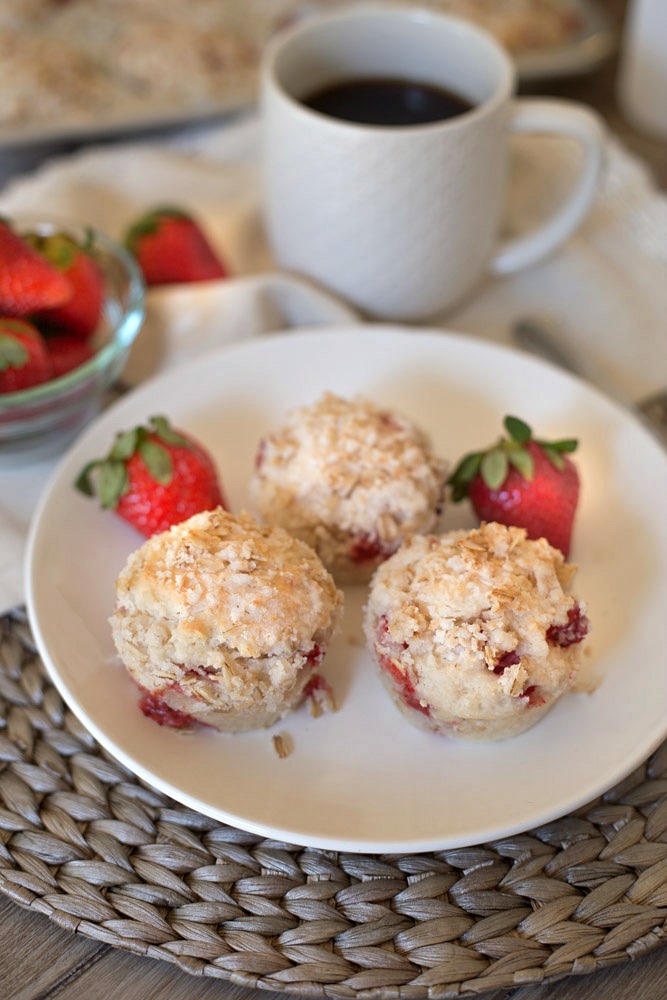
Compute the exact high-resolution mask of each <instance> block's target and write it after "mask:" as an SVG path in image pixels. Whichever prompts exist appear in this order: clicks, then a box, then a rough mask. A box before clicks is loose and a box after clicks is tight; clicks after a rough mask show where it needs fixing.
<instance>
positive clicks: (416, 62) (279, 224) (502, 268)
mask: <svg viewBox="0 0 667 1000" xmlns="http://www.w3.org/2000/svg"><path fill="white" fill-rule="evenodd" d="M388 77H390V78H399V79H407V80H416V81H419V82H421V83H427V84H430V85H434V86H436V87H440V88H445V89H447V90H449V91H454V92H455V93H457V94H459V95H461V96H462V97H463V98H465V99H467V101H469V102H470V103H471V105H472V108H471V109H470V110H467V111H465V112H464V113H462V114H459V115H457V116H456V117H451V118H447V119H443V120H440V121H435V122H432V123H429V124H421V125H413V124H410V125H389V126H383V125H368V124H359V123H357V122H350V121H346V120H342V119H340V118H336V117H332V116H331V115H329V114H323V113H321V112H318V111H315V110H312V109H311V108H309V107H308V106H306V104H305V103H304V101H305V100H307V99H309V98H310V97H311V96H312V94H313V93H314V92H316V91H318V90H320V89H322V88H324V87H326V86H328V85H331V84H333V83H336V82H340V81H343V80H352V79H360V78H388ZM515 82H516V76H515V70H514V65H513V63H512V61H511V59H510V58H509V56H508V55H507V54H506V53H505V51H504V50H503V49H502V48H501V46H499V45H498V44H497V43H496V41H495V40H494V39H493V38H492V37H491V36H490V35H489V34H487V33H486V32H484V31H481V30H480V29H478V28H477V27H474V26H473V25H471V24H469V23H468V22H466V21H463V20H461V19H458V18H454V17H450V16H447V15H445V14H440V13H437V12H435V11H432V10H424V9H420V8H418V7H400V6H384V7H382V6H377V5H362V6H355V7H352V8H344V9H342V10H341V9H339V10H336V11H335V12H334V13H329V14H324V15H319V16H314V17H312V18H310V19H307V20H304V21H303V22H302V23H300V24H297V25H295V26H293V27H292V28H289V29H287V30H286V31H284V32H283V33H281V34H280V35H278V36H276V37H275V38H274V40H273V42H272V43H271V44H270V45H269V46H268V47H267V50H266V53H265V57H264V60H263V66H262V77H261V109H262V139H263V150H262V162H263V172H264V210H265V222H266V229H267V235H268V238H269V242H270V244H271V247H272V249H273V252H274V255H275V257H276V260H277V262H278V263H279V264H280V265H282V266H283V267H285V268H287V269H290V270H294V271H297V272H300V273H302V274H304V275H307V276H308V277H309V278H311V279H314V280H315V281H317V282H320V283H321V284H323V285H325V286H326V287H328V288H329V289H330V290H332V291H333V292H335V293H337V294H338V295H340V296H342V297H343V298H345V299H346V300H347V301H348V302H350V303H351V304H353V305H354V306H355V307H356V308H358V309H359V310H361V311H362V312H364V313H366V314H367V315H368V316H370V317H373V318H382V319H395V320H420V319H426V318H429V317H433V316H435V315H436V314H439V313H443V312H445V311H447V310H451V309H452V308H453V307H454V306H456V305H457V303H459V302H460V301H461V300H462V299H464V298H465V297H466V296H468V295H469V294H470V293H471V291H472V290H473V289H474V288H475V287H476V286H477V285H478V284H479V282H480V281H481V279H482V278H483V277H484V276H485V275H486V274H488V273H495V274H507V273H510V272H513V271H517V270H519V269H521V268H525V267H527V266H529V265H531V264H533V263H535V262H536V261H538V260H541V259H542V258H543V257H545V256H546V255H547V254H549V253H550V252H552V251H553V250H554V249H555V248H556V247H558V246H560V245H561V244H562V243H563V242H564V241H565V240H566V239H567V238H568V237H569V236H570V235H571V233H572V232H573V231H574V230H575V229H576V227H577V226H578V225H579V224H580V223H581V221H582V220H583V218H584V216H585V215H586V213H587V210H588V209H589V207H590V205H591V202H592V199H593V197H594V194H595V191H596V186H597V181H598V177H599V172H600V163H601V157H602V141H603V129H602V126H601V123H600V120H599V119H598V117H597V116H596V115H595V114H594V113H593V112H592V111H589V110H587V109H585V108H584V107H582V106H580V105H577V104H573V103H571V102H564V101H556V100H542V99H519V100H516V99H514V98H513V94H514V88H515ZM511 132H533V133H539V132H543V133H550V134H553V133H557V134H560V135H566V136H570V137H572V138H574V139H575V140H577V142H578V143H580V145H581V149H582V152H583V156H582V158H581V169H580V171H579V173H578V174H577V177H576V180H575V181H574V182H573V187H572V190H571V191H570V192H569V194H568V197H567V198H566V199H565V201H564V203H562V204H561V205H560V206H559V207H558V209H557V210H556V211H555V213H554V214H553V215H551V216H550V217H549V218H548V219H547V220H546V221H545V222H544V223H542V224H541V225H540V226H539V227H538V228H536V229H534V230H532V231H530V232H529V233H527V234H525V235H522V236H521V237H517V238H514V239H509V240H507V241H505V242H500V238H499V231H500V227H501V221H502V216H503V208H504V202H505V196H506V191H507V172H508V171H507V161H508V147H509V144H508V139H509V135H510V133H511Z"/></svg>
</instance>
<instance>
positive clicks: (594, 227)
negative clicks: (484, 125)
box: [0, 117, 667, 611]
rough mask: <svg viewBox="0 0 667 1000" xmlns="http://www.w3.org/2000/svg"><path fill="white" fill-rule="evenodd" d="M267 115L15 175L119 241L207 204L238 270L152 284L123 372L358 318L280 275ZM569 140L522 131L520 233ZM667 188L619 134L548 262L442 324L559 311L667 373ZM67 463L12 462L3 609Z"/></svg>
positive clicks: (578, 341)
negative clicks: (271, 239)
mask: <svg viewBox="0 0 667 1000" xmlns="http://www.w3.org/2000/svg"><path fill="white" fill-rule="evenodd" d="M257 138H258V136H257V122H256V120H255V118H254V117H248V118H245V119H241V120H240V121H236V122H234V123H233V124H231V125H230V124H225V125H222V126H213V127H208V128H198V129H194V130H187V131H185V132H184V133H182V134H181V135H178V136H176V137H175V138H171V139H170V140H169V141H165V140H156V141H150V142H134V143H126V144H114V145H104V146H99V147H89V148H87V149H84V150H83V151H81V152H78V153H76V154H74V155H71V156H63V157H59V158H56V159H53V160H51V161H47V163H46V164H45V165H43V166H42V167H40V168H38V169H37V170H36V171H34V172H32V173H30V174H27V175H23V176H19V177H18V178H16V179H14V180H13V181H10V182H9V184H8V185H7V186H6V187H5V189H4V190H3V191H1V192H0V213H3V214H7V215H12V214H16V213H20V212H23V213H40V212H42V213H46V214H49V215H62V216H64V217H74V218H79V219H83V220H85V221H87V222H89V223H91V224H93V225H97V226H99V227H100V228H101V229H103V230H105V231H106V232H107V233H109V235H111V236H116V237H118V236H119V235H120V234H121V233H122V231H123V230H124V228H125V226H126V225H127V224H128V223H129V222H130V221H131V220H132V219H134V218H135V217H136V216H137V215H138V214H139V213H141V212H143V211H145V210H146V209H147V208H149V207H152V206H154V205H156V204H165V203H172V204H176V205H183V206H186V207H188V208H189V209H190V210H192V211H193V212H195V213H196V214H197V215H198V216H199V217H200V218H201V220H202V221H203V223H204V224H205V226H206V229H207V231H208V233H209V235H210V237H211V239H212V240H213V242H214V243H215V244H216V245H217V246H218V248H219V249H220V251H221V253H222V254H223V256H224V257H225V258H226V260H227V261H228V263H229V266H230V268H231V271H232V273H233V274H234V275H235V276H236V277H234V278H233V279H231V280H229V281H227V282H222V283H220V284H217V285H215V286H212V285H211V284H206V285H202V286H181V287H174V288H170V289H168V288H162V289H156V290H153V291H151V292H150V293H149V298H148V314H147V320H146V326H145V328H144V330H143V331H142V334H141V335H140V337H139V339H138V341H137V344H136V347H135V349H134V350H133V352H132V357H131V359H130V363H129V365H128V368H127V371H126V373H125V377H126V379H127V380H128V381H130V382H132V383H133V384H134V383H136V382H139V381H142V380H144V379H145V378H147V377H148V376H149V375H151V374H153V373H154V372H156V371H158V370H161V369H164V368H166V367H168V366H171V365H175V364H178V363H180V362H181V361H182V359H184V358H186V357H188V358H189V357H192V356H194V355H195V354H197V353H201V352H202V351H206V350H209V349H210V348H212V347H214V346H217V345H219V344H222V343H225V342H227V341H230V340H232V339H236V338H240V337H247V336H254V335H256V334H258V333H264V332H267V331H270V330H274V329H281V328H288V327H292V326H301V325H315V324H318V323H347V322H354V321H356V319H355V315H354V313H353V311H351V310H349V309H348V308H347V307H346V306H344V305H343V304H342V303H340V302H338V301H337V300H336V299H335V298H334V297H332V296H329V295H327V294H326V293H325V292H323V291H322V290H320V289H317V288H315V287H313V286H312V285H310V284H309V283H307V282H305V281H303V280H301V279H297V278H295V277H293V276H288V275H280V274H278V273H276V270H275V267H274V265H273V262H272V259H271V254H270V252H269V249H268V247H267V245H266V241H265V239H264V233H263V229H262V223H261V212H260V180H259V169H258V162H257V159H258V158H257V145H258V143H257ZM574 156H575V153H574V150H573V148H572V147H571V146H570V145H569V144H568V143H567V142H563V141H562V140H550V139H546V138H542V139H538V138H527V137H517V139H516V141H515V144H514V157H513V165H514V166H513V177H512V186H511V192H510V198H509V203H508V210H507V226H506V228H507V229H508V230H511V231H514V232H518V231H521V230H522V229H524V228H527V227H529V226H530V225H531V224H532V222H533V221H534V220H535V219H536V218H539V217H541V216H542V215H543V214H544V212H545V211H548V210H549V207H550V206H551V205H552V204H553V203H554V202H555V201H557V199H558V198H559V197H560V196H561V194H562V192H563V191H564V190H565V189H566V185H567V182H568V178H569V176H571V171H572V170H573V169H574V168H575V159H574ZM666 232H667V198H665V196H664V195H662V194H661V193H660V192H659V191H657V190H656V188H655V185H654V184H653V182H652V180H651V178H650V176H649V174H648V173H647V171H646V170H645V169H644V167H643V166H642V165H641V164H640V163H639V162H638V161H637V160H636V159H635V158H634V157H632V156H630V155H629V154H628V153H627V152H626V151H625V150H624V149H623V148H622V147H621V146H620V145H619V144H618V143H617V142H616V141H614V140H613V139H610V140H609V142H608V148H607V169H606V174H605V178H604V181H603V184H602V186H601V190H600V193H599V196H598V198H597V201H596V203H595V205H594V207H593V210H592V212H591V214H590V216H589V218H588V219H587V221H586V223H585V224H584V225H583V226H582V227H581V229H580V230H579V231H578V233H577V234H576V235H575V236H574V237H573V238H572V239H571V240H569V242H568V243H567V245H566V246H565V247H563V248H562V249H561V250H560V251H559V252H558V253H556V254H554V255H553V256H552V257H551V258H550V259H548V260H546V261H544V262H543V263H542V264H540V265H537V266H535V267H533V268H531V269H530V270H528V271H525V272H523V273H521V274H519V275H515V276H512V277H509V278H498V279H489V280H488V281H487V282H486V284H485V285H484V286H483V287H482V288H481V289H479V290H478V293H477V294H476V295H475V296H474V297H473V298H471V300H470V301H469V302H468V303H466V304H465V305H464V306H463V307H462V308H461V309H460V310H459V311H458V312H457V313H456V314H454V315H449V316H447V317H439V318H436V319H435V320H433V321H432V324H431V325H433V326H438V327H443V328H448V329H453V330H458V331H462V332H467V333H470V334H471V335H475V336H478V337H483V338H485V339H488V340H493V341H497V342H501V343H511V325H512V322H513V321H514V320H515V319H517V318H518V317H521V316H526V315H533V316H538V317H543V318H548V319H550V320H551V321H552V322H554V323H555V324H556V325H557V328H558V329H559V331H560V335H561V337H562V340H563V343H564V344H565V345H566V346H570V347H573V348H576V349H577V350H579V351H580V353H581V354H582V355H583V356H584V357H585V358H586V359H587V360H588V361H589V362H590V363H591V365H593V366H595V367H596V368H597V369H599V370H600V372H601V373H603V374H604V376H605V379H606V382H607V383H608V384H610V385H615V386H616V387H617V388H618V390H619V391H620V392H622V393H623V394H624V395H626V396H630V397H639V396H641V395H642V394H643V393H648V392H649V391H652V390H654V389H657V388H658V387H660V386H662V385H664V384H667V338H666V336H665V319H666V317H667V244H666V242H665V233H666ZM54 465H55V462H54V461H53V460H51V461H44V462H40V463H36V464H33V465H26V466H24V467H19V468H14V469H4V468H2V466H1V465H0V611H2V610H5V609H8V608H10V607H13V606H15V605H17V604H20V603H22V601H23V576H22V573H23V566H22V564H23V552H24V545H25V538H26V534H27V530H28V525H29V522H30V518H31V515H32V512H33V510H34V507H35V504H36V502H37V499H38V496H39V494H40V492H41V490H42V489H43V487H44V484H45V482H46V479H47V478H48V476H49V474H50V472H51V471H52V469H53V467H54Z"/></svg>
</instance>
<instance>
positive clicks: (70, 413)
mask: <svg viewBox="0 0 667 1000" xmlns="http://www.w3.org/2000/svg"><path fill="white" fill-rule="evenodd" d="M144 299H145V286H144V281H143V277H142V274H141V271H140V269H139V267H138V265H137V263H136V261H135V259H134V258H133V256H132V255H131V254H130V253H128V252H127V250H125V249H124V248H123V247H121V246H120V245H118V244H117V243H115V242H114V241H113V240H112V239H110V238H109V237H107V236H106V235H105V234H104V233H102V232H100V231H99V230H97V229H95V228H93V227H90V226H87V225H85V224H82V223H70V222H65V221H61V220H58V219H55V218H54V219H43V218H29V217H27V216H21V217H12V218H0V463H3V462H5V461H10V462H11V461H12V460H14V459H17V458H18V459H19V460H20V459H23V458H26V457H27V458H29V459H35V458H38V457H42V456H45V455H49V454H53V453H54V452H56V451H58V450H60V449H62V448H63V447H65V445H66V444H68V443H69V442H70V441H71V440H72V439H73V438H74V436H75V435H76V434H77V433H78V431H79V430H80V429H81V428H82V427H83V426H84V425H85V424H86V423H87V422H88V421H89V420H90V418H91V417H92V416H93V415H94V414H95V413H96V412H97V410H98V409H99V408H100V406H101V405H102V402H103V400H104V398H105V394H106V393H107V391H108V389H109V387H110V386H111V385H112V383H113V382H114V381H115V380H116V379H117V378H118V376H119V374H120V372H121V371H122V369H123V366H124V364H125V361H126V359H127V356H128V353H129V351H130V348H131V346H132V343H133V341H134V339H135V337H136V336H137V333H138V332H139V329H140V327H141V324H142V322H143V319H144V311H145V306H144Z"/></svg>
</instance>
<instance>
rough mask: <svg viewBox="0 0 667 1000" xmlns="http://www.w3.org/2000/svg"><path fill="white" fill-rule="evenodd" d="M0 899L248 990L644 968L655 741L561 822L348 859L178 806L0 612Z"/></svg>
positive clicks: (428, 991) (661, 891) (662, 792)
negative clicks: (77, 703) (75, 705)
mask: <svg viewBox="0 0 667 1000" xmlns="http://www.w3.org/2000/svg"><path fill="white" fill-rule="evenodd" d="M0 707H1V709H2V711H1V719H2V721H1V723H0V889H2V891H3V892H4V893H6V894H7V895H8V896H10V897H11V898H12V899H13V900H15V901H16V902H17V903H18V904H19V905H21V906H23V907H26V908H29V909H31V910H37V911H39V912H40V913H45V914H46V915H47V916H48V917H49V918H50V919H51V920H53V921H54V922H55V923H57V924H58V925H59V926H60V927H64V928H67V929H69V930H71V931H73V932H76V933H79V934H83V935H85V936H87V937H90V938H94V939H95V940H97V941H102V942H105V943H107V944H110V945H112V946H114V947H117V948H123V949H126V950H128V951H132V952H135V953H137V954H141V955H147V956H150V957H151V958H158V959H163V960H167V961H170V962H174V963H176V964H177V965H178V966H179V967H180V968H181V969H183V970H184V971H185V972H188V973H192V974H195V975H207V976H217V977H220V978H224V979H229V980H231V981H234V982H236V983H239V984H242V985H244V986H249V987H257V986H259V987H262V988H265V989H273V990H277V991H284V992H287V993H298V994H300V995H315V996H317V995H320V996H325V995H326V996H327V997H341V998H345V1000H347V998H354V997H359V998H362V997H363V998H369V1000H370V998H387V1000H389V998H391V1000H399V998H401V997H405V998H414V1000H416V998H419V997H429V998H433V1000H437V998H445V997H453V996H471V995H476V994H479V993H483V992H485V991H486V990H491V989H499V988H509V987H515V986H518V985H523V984H526V983H539V982H546V981H549V980H551V979H556V978H560V977H562V976H564V975H572V974H582V973H587V972H591V971H593V970H595V969H599V968H602V967H605V966H609V965H613V964H615V963H618V962H624V961H628V960H629V959H632V958H635V957H637V956H639V955H643V954H645V953H646V952H648V951H651V950H652V949H653V948H655V947H657V946H658V945H660V944H662V943H664V941H665V939H666V928H667V743H666V744H664V745H663V746H662V747H661V748H660V749H659V750H658V751H657V753H655V754H654V755H653V757H652V758H651V759H650V760H649V761H647V762H646V764H645V765H643V766H642V767H641V768H639V769H638V770H637V771H635V772H634V773H633V774H632V775H630V777H628V778H627V779H626V780H625V781H623V782H622V783H621V784H620V785H618V786H616V787H615V788H613V789H612V790H611V791H610V792H609V793H608V794H606V795H605V796H604V797H602V798H600V799H598V800H596V801H595V802H593V803H591V804H590V805H588V806H587V807H585V808H583V809H580V810H578V811H577V812H575V813H572V814H571V815H569V816H567V817H565V818H563V819H561V820H558V821H557V822H554V823H549V824H547V825H545V826H542V827H539V828H538V829H534V830H531V831H529V832H528V833H525V834H521V835H520V836H515V837H507V838H506V839H503V840H499V841H494V842H493V843H488V844H483V845H479V846H476V847H467V848H461V849H458V850H444V851H436V852H434V853H429V854H401V855H368V854H364V855H359V854H343V853H335V852H330V851H322V850H316V849H311V848H302V847H297V846H294V845H291V844H283V843H277V842H276V841H271V840H266V839H262V838H261V837H258V836H255V835H253V834H250V833H246V832H244V831H242V830H237V829H235V828H233V827H230V826H226V825H225V824H222V823H218V822H216V821H215V820H212V819H208V818H207V817H205V816H201V815H199V814H198V813H195V812H192V811H190V810H188V809H185V808H183V807H182V806H180V805H178V804H177V803H176V802H173V801H172V800H170V799H169V798H167V797H166V796H164V795H162V794H160V793H158V792H155V791H154V790H152V789H150V788H149V787H147V786H146V785H145V784H143V783H142V782H140V781H138V780H137V779H136V778H135V777H134V776H133V775H132V774H131V773H130V772H129V771H127V770H126V769H125V768H124V767H122V766H121V765H120V764H118V763H117V762H116V761H114V760H113V759H111V758H110V757H109V756H108V755H107V754H106V753H105V752H104V751H103V750H102V749H101V748H100V747H99V745H98V744H97V743H96V742H95V740H94V739H93V738H92V736H91V735H90V734H89V733H87V732H86V730H85V729H83V727H82V726H81V724H80V723H79V722H78V721H77V719H76V718H75V717H74V716H73V715H72V713H71V712H69V711H68V710H67V709H66V707H65V706H64V704H63V702H62V700H61V699H60V696H59V695H58V693H57V692H56V690H55V689H54V688H53V686H52V685H51V684H50V682H49V680H48V678H47V675H46V672H45V670H44V667H43V665H42V663H41V661H40V659H39V656H38V654H37V651H36V649H35V645H34V642H33V639H32V636H31V633H30V629H29V626H28V622H27V619H26V617H25V614H24V612H22V611H16V612H13V613H11V614H9V615H6V616H4V617H0Z"/></svg>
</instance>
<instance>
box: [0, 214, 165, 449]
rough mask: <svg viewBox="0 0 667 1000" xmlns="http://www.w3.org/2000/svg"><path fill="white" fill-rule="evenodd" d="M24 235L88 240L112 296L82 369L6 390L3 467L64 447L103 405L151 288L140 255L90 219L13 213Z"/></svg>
mask: <svg viewBox="0 0 667 1000" xmlns="http://www.w3.org/2000/svg"><path fill="white" fill-rule="evenodd" d="M8 221H9V222H10V224H11V226H12V229H13V230H14V231H15V232H17V233H27V232H33V233H34V232H37V233H40V234H42V235H45V236H46V235H49V234H51V233H56V232H60V233H67V234H68V235H70V236H72V237H73V238H74V239H76V240H78V241H85V242H86V244H87V246H88V248H89V249H90V253H91V254H92V255H93V256H94V258H95V260H96V261H97V263H98V265H99V267H100V268H101V270H102V274H103V276H104V282H105V298H104V305H103V309H102V317H101V321H100V324H99V327H98V329H97V330H96V332H95V333H94V334H93V337H92V339H91V341H90V343H91V346H92V348H93V350H94V354H93V356H92V357H91V358H90V359H89V360H88V361H86V362H84V363H83V364H82V365H80V366H79V367H78V368H74V369H73V370H72V371H69V372H67V373H66V374H64V375H61V376H59V377H58V378H54V379H51V380H50V381H49V382H43V383H41V384H39V385H36V386H33V387H31V388H30V389H22V390H20V391H18V392H8V393H0V466H2V465H3V464H15V463H16V462H21V461H23V460H28V461H30V460H37V459H39V458H42V457H46V456H48V455H52V454H54V453H56V452H58V451H62V450H63V449H64V448H65V447H66V446H67V445H68V444H69V443H70V441H72V440H73V438H74V437H75V436H76V435H77V433H78V432H79V431H80V430H81V429H82V428H83V427H84V425H85V424H86V423H88V422H89V420H90V419H91V417H93V416H94V415H95V414H96V413H97V411H98V410H99V409H100V408H101V406H102V404H103V402H104V399H105V395H106V394H107V390H108V389H109V387H110V386H111V384H112V383H113V382H114V381H115V380H116V379H117V378H118V376H119V375H120V373H121V371H122V369H123V367H124V365H125V361H126V359H127V356H128V354H129V351H130V348H131V346H132V344H133V342H134V339H135V337H136V336H137V334H138V332H139V329H140V327H141V325H142V323H143V320H144V315H145V288H144V282H143V279H142V276H141V272H140V271H139V268H138V266H137V264H136V262H135V260H134V259H133V257H132V256H131V255H130V254H129V253H128V252H127V251H126V250H125V249H124V248H123V247H122V246H120V245H119V244H117V243H115V242H114V241H113V240H112V239H110V238H109V237H108V236H106V235H105V234H104V233H102V232H100V231H99V230H97V229H95V228H94V227H93V226H87V225H85V224H84V223H78V222H77V223H73V222H68V221H63V220H60V219H55V218H49V219H44V218H41V217H39V218H30V217H28V216H23V215H22V216H17V217H16V216H13V217H11V218H10V219H9V220H8Z"/></svg>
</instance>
